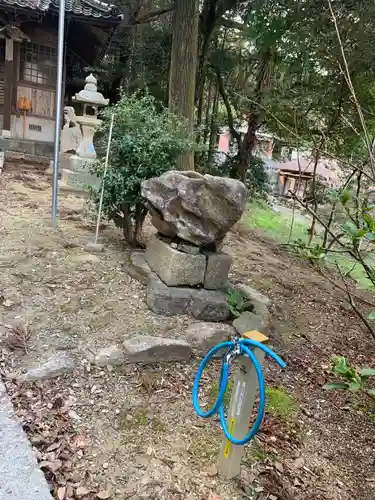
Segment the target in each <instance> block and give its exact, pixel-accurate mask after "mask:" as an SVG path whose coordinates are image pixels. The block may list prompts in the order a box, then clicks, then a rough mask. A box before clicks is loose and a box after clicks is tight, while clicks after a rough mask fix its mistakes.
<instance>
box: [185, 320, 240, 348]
mask: <svg viewBox="0 0 375 500" xmlns="http://www.w3.org/2000/svg"><path fill="white" fill-rule="evenodd" d="M235 333H236V330H235V328H234V327H233V326H231V325H227V324H225V323H210V322H200V323H194V324H193V325H190V326H189V327H188V328H187V329H186V330H185V331H184V335H185V338H186V340H187V341H188V342H189V343H190V344H191V345H192V346H193V349H194V350H196V351H198V352H200V353H203V354H206V353H207V352H208V351H209V350H210V349H212V347H214V346H215V345H216V344H220V343H221V342H225V341H226V340H231V339H232V338H233V337H234V335H235Z"/></svg>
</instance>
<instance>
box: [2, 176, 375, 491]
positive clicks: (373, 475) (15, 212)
mask: <svg viewBox="0 0 375 500" xmlns="http://www.w3.org/2000/svg"><path fill="white" fill-rule="evenodd" d="M0 182H1V185H0V237H1V241H0V244H1V247H0V248H1V252H0V296H1V300H0V340H1V356H2V358H1V359H2V363H1V371H2V374H3V377H4V379H5V380H6V384H7V387H8V390H9V392H10V394H11V396H12V398H13V401H14V404H15V406H16V408H17V412H18V415H19V417H20V418H21V420H22V422H23V425H24V428H25V429H26V431H27V432H28V434H29V436H30V439H31V441H32V443H33V445H34V447H35V451H36V453H37V456H38V459H39V460H40V461H41V467H42V468H43V470H44V471H45V473H46V476H47V478H48V479H49V480H50V481H51V484H53V487H54V495H55V497H56V498H60V499H61V500H62V499H64V498H82V499H83V500H88V499H94V498H99V499H100V498H101V499H106V498H111V499H114V500H124V499H127V498H130V499H142V498H145V499H146V498H147V499H165V500H169V499H171V500H172V499H176V500H177V499H178V500H182V499H186V500H196V499H197V500H198V499H199V500H237V499H238V500H239V499H257V500H292V499H293V500H294V499H295V500H302V499H303V500H307V499H308V500H310V499H311V500H313V499H316V500H318V499H319V500H349V499H355V500H357V499H362V500H373V499H374V498H375V495H374V487H375V447H374V445H375V432H374V431H375V423H374V416H375V406H374V405H373V403H372V402H371V400H369V401H367V400H366V401H363V400H361V401H357V400H356V399H353V398H349V397H348V396H347V395H345V394H343V393H333V392H326V391H324V390H323V389H322V385H323V384H324V383H325V382H326V381H327V380H328V378H329V365H330V359H331V357H332V355H334V354H342V355H345V356H346V357H347V358H348V359H349V361H351V362H353V363H354V364H356V365H358V366H366V365H369V366H373V367H374V363H375V356H374V354H375V343H374V341H373V340H372V339H371V337H370V336H369V335H368V334H367V333H366V332H365V331H364V330H363V329H362V327H361V326H360V325H359V322H358V319H357V318H356V317H355V316H353V314H352V312H351V311H350V308H348V305H347V304H346V302H345V299H344V297H343V296H341V295H340V293H339V292H337V290H333V289H332V286H331V285H330V284H329V283H328V282H326V281H325V280H324V279H323V278H321V277H320V276H318V275H317V274H314V272H313V271H312V270H311V269H310V268H309V267H308V265H307V264H306V263H305V262H302V261H300V260H299V259H298V258H296V257H294V256H292V255H291V254H289V253H287V252H286V250H285V249H283V248H281V247H280V246H278V245H276V244H274V243H271V242H269V241H267V240H265V239H264V235H262V234H260V233H252V234H249V233H248V232H247V231H246V230H244V228H243V227H241V224H239V226H238V227H237V228H235V230H233V231H232V233H231V234H230V235H229V237H228V241H227V245H226V250H227V251H229V252H230V253H231V254H232V255H233V258H234V264H233V268H232V276H231V279H232V280H233V281H241V282H244V283H250V284H252V285H253V286H255V287H256V288H258V289H259V290H261V291H263V292H264V293H266V294H267V295H268V296H269V297H270V298H271V299H272V301H273V304H274V307H273V317H272V334H271V346H272V347H273V348H274V349H275V350H276V351H277V352H278V353H279V354H280V355H281V356H282V357H283V358H284V359H285V361H286V362H287V364H288V367H287V370H286V371H285V372H283V373H281V372H280V370H278V369H277V368H276V367H275V366H273V365H272V364H271V362H269V363H266V380H267V383H268V384H269V385H270V386H272V387H273V386H275V387H276V386H280V385H282V386H283V387H284V388H285V390H286V391H287V392H288V393H289V394H290V395H291V396H292V397H293V398H294V399H295V401H296V404H297V411H296V414H295V415H293V418H291V419H282V418H279V416H278V415H277V414H275V413H274V412H272V411H271V410H269V411H268V412H267V414H266V418H265V421H264V424H263V428H262V432H261V433H260V434H259V435H258V437H257V438H256V440H254V442H253V444H252V445H251V446H249V447H248V449H247V452H246V456H245V458H244V462H243V467H242V471H241V475H240V476H239V477H238V478H237V479H235V480H232V481H225V480H224V479H222V478H221V477H220V476H219V475H218V474H217V470H216V467H215V461H216V457H217V454H218V450H219V447H220V440H221V434H220V429H219V426H218V422H217V421H216V420H215V419H213V420H210V421H203V420H201V419H199V418H198V417H197V416H196V415H195V414H194V411H193V409H192V404H191V395H190V394H191V388H192V382H193V377H194V372H195V370H196V368H197V365H198V362H199V361H198V360H193V361H192V362H191V363H189V364H174V365H152V366H137V367H134V366H127V367H121V368H119V369H113V368H111V367H107V368H105V369H101V368H97V367H94V366H91V365H90V363H89V362H88V360H87V358H88V357H89V355H90V354H91V353H92V352H95V351H97V350H98V348H100V347H106V346H109V345H111V344H114V343H121V341H122V340H124V339H125V338H126V337H128V336H130V335H134V334H150V335H153V334H156V335H161V336H168V337H170V336H172V337H176V338H183V331H184V329H185V328H186V326H187V325H188V324H189V323H191V322H192V320H191V319H190V318H188V317H169V318H167V317H163V316H158V315H155V314H153V313H152V312H150V311H149V310H148V309H147V307H146V305H145V304H144V300H143V299H144V287H143V286H142V285H141V284H140V283H138V282H137V281H135V280H133V279H131V278H130V277H129V276H128V275H127V274H126V273H125V272H124V270H123V264H124V263H126V262H128V252H129V250H128V249H126V248H125V247H123V245H122V243H121V240H120V233H119V232H118V231H117V230H116V229H115V228H114V227H113V226H112V225H110V224H109V225H106V224H104V225H103V228H102V231H101V239H102V241H103V242H104V243H105V244H106V247H107V250H106V252H105V253H103V254H95V255H91V254H88V253H86V252H84V250H83V246H84V244H85V243H86V242H88V241H91V240H92V239H93V234H94V229H95V224H94V221H93V218H92V212H91V211H90V208H89V205H88V204H87V203H86V200H85V198H83V197H81V196H78V195H74V194H71V193H67V192H62V193H61V197H60V199H59V204H60V206H59V210H60V218H59V224H58V230H53V229H52V228H51V220H50V205H51V197H50V185H49V182H50V179H49V178H48V177H47V176H46V175H44V174H43V173H40V172H39V173H37V172H36V171H33V170H22V171H21V170H20V169H19V168H18V169H13V170H10V171H9V172H6V173H5V174H3V176H2V177H1V178H0ZM15 326H18V327H20V328H21V331H24V332H25V331H29V332H30V338H28V340H27V342H26V343H25V344H26V345H25V349H13V350H12V351H10V350H9V343H8V342H7V340H6V339H7V338H9V335H10V334H11V332H13V331H14V330H13V329H14V327H15ZM59 349H63V350H69V352H71V354H72V355H73V356H75V357H76V358H77V361H78V363H77V368H76V369H75V371H74V373H73V374H70V375H66V376H64V377H60V378H59V379H55V380H49V381H45V382H42V383H34V384H24V385H20V384H17V383H15V382H14V381H13V378H14V375H15V374H17V373H18V372H19V371H21V370H24V369H25V368H26V367H29V366H32V365H33V364H35V363H37V362H38V361H40V360H42V361H43V360H46V359H48V357H49V356H50V355H51V354H52V353H54V352H55V351H56V350H59ZM217 369H218V366H217V365H216V366H212V367H211V369H210V371H209V373H208V374H207V376H206V378H205V382H206V384H207V390H206V393H205V394H204V395H203V397H204V398H206V399H207V398H209V397H210V394H212V390H213V388H214V387H215V380H216V378H217V373H218V372H217Z"/></svg>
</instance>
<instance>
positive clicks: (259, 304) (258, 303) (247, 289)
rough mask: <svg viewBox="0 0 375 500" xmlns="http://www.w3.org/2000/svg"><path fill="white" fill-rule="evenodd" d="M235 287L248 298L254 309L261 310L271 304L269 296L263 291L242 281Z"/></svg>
mask: <svg viewBox="0 0 375 500" xmlns="http://www.w3.org/2000/svg"><path fill="white" fill-rule="evenodd" d="M236 288H237V289H238V290H240V291H241V292H242V293H243V294H244V295H245V296H246V297H247V298H248V300H249V302H250V304H252V305H253V306H254V309H255V311H257V312H258V311H263V310H264V309H265V308H269V307H270V306H271V300H270V298H269V297H267V296H266V295H264V294H263V293H261V292H258V290H256V289H255V288H253V287H251V286H249V285H245V284H243V283H238V284H237V285H236Z"/></svg>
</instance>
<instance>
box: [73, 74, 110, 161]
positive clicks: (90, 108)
mask: <svg viewBox="0 0 375 500" xmlns="http://www.w3.org/2000/svg"><path fill="white" fill-rule="evenodd" d="M85 82H86V84H85V88H84V89H83V90H81V91H80V92H78V93H77V94H76V95H75V97H73V101H74V102H81V103H83V114H82V115H81V116H76V118H75V119H76V122H77V123H78V124H79V125H80V126H81V130H82V140H81V142H80V143H79V145H78V148H77V156H79V157H81V158H87V159H90V160H95V159H96V151H95V148H94V143H93V137H94V133H95V130H96V129H97V128H98V127H99V126H100V125H101V123H102V121H101V120H99V119H98V111H99V108H101V107H104V106H108V104H109V99H105V98H104V97H103V94H101V93H100V92H98V87H97V80H96V78H95V77H94V75H93V74H92V73H90V75H89V76H88V77H86V79H85Z"/></svg>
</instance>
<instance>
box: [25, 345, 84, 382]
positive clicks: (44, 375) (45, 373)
mask: <svg viewBox="0 0 375 500" xmlns="http://www.w3.org/2000/svg"><path fill="white" fill-rule="evenodd" d="M74 367H75V361H74V359H73V358H72V357H71V356H70V355H69V354H67V353H66V352H65V351H57V352H56V353H55V354H54V355H53V356H52V357H51V358H50V359H48V360H47V361H46V362H45V363H41V364H40V365H39V366H37V367H35V368H31V369H30V370H28V371H27V372H26V373H24V374H23V375H21V376H20V377H19V380H20V381H21V382H32V381H34V380H44V379H48V378H54V377H59V376H60V375H65V374H66V373H70V372H72V371H73V369H74Z"/></svg>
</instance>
